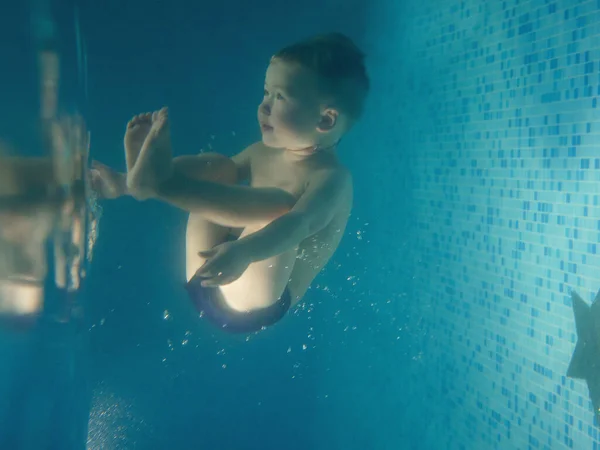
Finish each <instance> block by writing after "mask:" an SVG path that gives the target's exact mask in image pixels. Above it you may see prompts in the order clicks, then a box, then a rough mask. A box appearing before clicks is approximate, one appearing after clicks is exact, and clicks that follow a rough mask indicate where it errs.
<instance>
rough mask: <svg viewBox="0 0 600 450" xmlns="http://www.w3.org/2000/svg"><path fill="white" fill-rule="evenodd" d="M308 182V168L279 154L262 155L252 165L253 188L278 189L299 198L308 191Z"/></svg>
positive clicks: (251, 178)
mask: <svg viewBox="0 0 600 450" xmlns="http://www.w3.org/2000/svg"><path fill="white" fill-rule="evenodd" d="M308 180H309V176H308V170H307V169H306V168H304V167H302V165H300V164H296V163H294V162H290V161H286V160H285V158H283V157H282V156H280V155H277V154H269V153H267V154H264V155H260V156H259V157H256V158H254V159H253V161H252V164H251V177H250V184H251V186H253V187H273V188H278V189H282V190H284V191H286V192H289V193H290V194H292V195H293V196H294V197H296V198H298V197H300V196H301V195H302V193H303V192H304V191H305V190H306V186H307V184H308Z"/></svg>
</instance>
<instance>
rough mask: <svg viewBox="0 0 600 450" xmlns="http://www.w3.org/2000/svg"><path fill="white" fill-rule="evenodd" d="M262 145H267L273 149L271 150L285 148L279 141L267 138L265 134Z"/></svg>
mask: <svg viewBox="0 0 600 450" xmlns="http://www.w3.org/2000/svg"><path fill="white" fill-rule="evenodd" d="M262 143H263V144H265V145H266V146H267V147H271V148H283V147H284V146H283V145H281V144H280V143H279V142H277V139H273V137H272V136H268V135H267V136H265V135H264V134H263V136H262Z"/></svg>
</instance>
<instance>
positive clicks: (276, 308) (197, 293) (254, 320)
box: [185, 277, 292, 333]
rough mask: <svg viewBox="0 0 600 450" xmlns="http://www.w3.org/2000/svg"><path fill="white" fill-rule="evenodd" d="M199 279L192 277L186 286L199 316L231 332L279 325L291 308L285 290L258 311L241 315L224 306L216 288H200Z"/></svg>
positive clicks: (287, 293) (286, 290) (257, 329)
mask: <svg viewBox="0 0 600 450" xmlns="http://www.w3.org/2000/svg"><path fill="white" fill-rule="evenodd" d="M201 281H202V280H201V278H199V277H193V278H192V279H191V280H190V281H189V282H188V283H187V284H186V286H185V288H186V290H187V292H188V294H189V296H190V299H191V300H192V302H194V305H195V306H196V309H197V310H198V311H199V312H200V314H201V315H202V317H206V318H207V319H208V320H209V321H210V322H212V323H213V324H214V325H216V326H217V327H219V328H221V329H223V330H224V331H227V332H230V333H253V332H255V331H260V330H262V329H263V328H264V327H268V326H270V325H273V324H274V323H276V322H278V321H279V320H280V319H281V318H282V317H283V316H285V313H287V311H288V310H289V309H290V306H291V304H292V298H291V296H290V293H289V291H288V289H287V288H286V289H285V291H284V292H283V294H282V295H281V297H280V298H279V300H278V301H277V302H276V303H274V304H273V305H271V306H269V307H267V308H263V309H260V310H255V311H250V312H240V311H236V310H235V309H232V308H231V307H230V306H229V305H227V304H226V303H225V302H224V301H223V298H222V296H221V295H220V294H219V290H218V288H209V287H203V286H202V285H201V284H200V283H201Z"/></svg>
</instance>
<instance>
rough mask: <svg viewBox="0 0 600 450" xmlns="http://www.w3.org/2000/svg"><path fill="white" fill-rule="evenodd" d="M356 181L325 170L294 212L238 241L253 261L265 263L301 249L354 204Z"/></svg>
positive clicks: (314, 181)
mask: <svg viewBox="0 0 600 450" xmlns="http://www.w3.org/2000/svg"><path fill="white" fill-rule="evenodd" d="M351 196H352V177H351V176H350V173H349V172H347V171H346V170H344V169H335V170H324V171H322V172H320V173H319V174H317V175H316V176H315V177H314V178H313V179H312V180H311V181H310V183H309V185H308V187H307V189H306V191H305V192H304V194H303V195H302V197H300V199H299V200H298V202H297V203H296V205H295V206H294V207H293V208H292V210H291V211H290V212H288V213H286V214H284V215H282V216H280V217H279V218H277V219H275V220H274V221H273V222H271V223H270V224H268V225H267V226H266V227H264V228H262V229H261V230H259V231H257V232H256V233H253V234H250V235H248V236H246V237H243V238H241V239H239V240H238V241H237V243H239V245H242V246H244V247H245V251H246V252H247V254H248V255H249V258H250V259H251V260H252V261H262V260H264V259H267V258H270V257H272V256H275V255H279V254H281V253H284V252H286V251H288V250H291V249H292V248H295V247H297V246H298V245H299V244H300V243H301V242H302V241H303V240H304V239H306V238H308V237H310V236H312V235H313V234H315V233H317V232H319V231H320V230H322V229H323V228H325V227H326V226H327V225H328V224H329V223H330V222H331V220H332V219H333V217H334V216H335V214H336V213H337V212H338V211H339V208H340V206H341V205H343V204H344V203H345V202H350V201H351Z"/></svg>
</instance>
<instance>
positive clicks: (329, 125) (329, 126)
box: [317, 109, 339, 133]
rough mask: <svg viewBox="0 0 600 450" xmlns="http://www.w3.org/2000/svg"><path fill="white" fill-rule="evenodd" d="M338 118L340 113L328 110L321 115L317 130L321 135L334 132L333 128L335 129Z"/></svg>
mask: <svg viewBox="0 0 600 450" xmlns="http://www.w3.org/2000/svg"><path fill="white" fill-rule="evenodd" d="M338 116H339V113H338V112H337V111H336V110H335V109H326V110H325V111H323V113H322V114H321V119H320V120H319V124H318V125H317V130H318V131H320V132H321V133H327V132H328V131H331V130H333V127H335V124H336V123H337V121H338Z"/></svg>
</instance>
